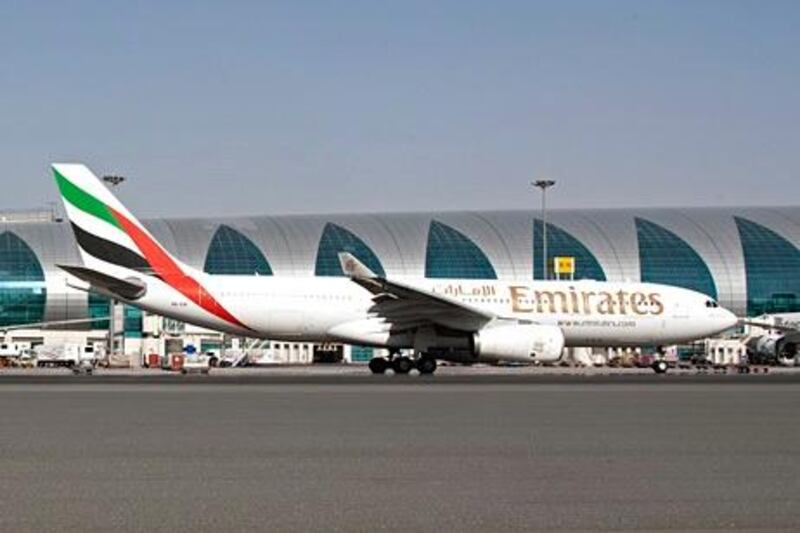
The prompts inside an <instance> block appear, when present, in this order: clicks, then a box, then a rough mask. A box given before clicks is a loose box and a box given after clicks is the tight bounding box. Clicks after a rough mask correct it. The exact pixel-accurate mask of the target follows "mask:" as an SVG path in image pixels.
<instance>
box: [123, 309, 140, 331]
mask: <svg viewBox="0 0 800 533" xmlns="http://www.w3.org/2000/svg"><path fill="white" fill-rule="evenodd" d="M143 315H144V313H143V312H142V310H141V309H139V308H138V307H134V306H132V305H126V306H124V307H123V310H122V330H123V332H124V333H125V338H127V339H141V338H142V326H143V324H142V316H143Z"/></svg>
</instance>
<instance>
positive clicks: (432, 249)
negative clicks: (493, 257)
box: [425, 220, 497, 279]
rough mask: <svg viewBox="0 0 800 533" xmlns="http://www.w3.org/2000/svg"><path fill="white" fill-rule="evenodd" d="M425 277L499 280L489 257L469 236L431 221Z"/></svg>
mask: <svg viewBox="0 0 800 533" xmlns="http://www.w3.org/2000/svg"><path fill="white" fill-rule="evenodd" d="M425 277H427V278H464V279H497V274H496V273H495V271H494V267H492V264H491V263H490V262H489V259H488V258H487V257H486V254H484V253H483V251H481V249H480V248H478V246H477V245H476V244H475V243H474V242H472V241H471V240H470V239H469V238H468V237H467V236H466V235H464V234H463V233H461V232H460V231H457V230H455V229H453V228H451V227H450V226H447V225H445V224H442V223H441V222H437V221H435V220H433V221H431V225H430V228H429V230H428V249H427V252H426V254H425Z"/></svg>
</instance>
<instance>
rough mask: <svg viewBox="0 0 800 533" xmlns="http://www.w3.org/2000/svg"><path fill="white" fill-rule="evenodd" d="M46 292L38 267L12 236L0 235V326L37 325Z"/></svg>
mask: <svg viewBox="0 0 800 533" xmlns="http://www.w3.org/2000/svg"><path fill="white" fill-rule="evenodd" d="M46 301H47V290H46V287H45V281H44V272H43V271H42V265H41V264H40V263H39V260H38V259H37V258H36V254H34V253H33V250H31V249H30V247H29V246H28V245H27V244H25V242H24V241H23V240H22V239H20V238H19V237H18V236H17V235H15V234H14V233H11V232H10V231H6V232H4V233H2V234H0V325H2V326H12V325H18V324H30V323H35V322H41V321H42V320H43V319H44V307H45V302H46Z"/></svg>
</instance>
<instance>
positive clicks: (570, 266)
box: [553, 257, 575, 276]
mask: <svg viewBox="0 0 800 533" xmlns="http://www.w3.org/2000/svg"><path fill="white" fill-rule="evenodd" d="M553 271H554V272H555V273H556V274H557V275H558V274H567V275H570V276H573V275H575V258H574V257H554V258H553Z"/></svg>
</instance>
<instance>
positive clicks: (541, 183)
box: [531, 180, 556, 279]
mask: <svg viewBox="0 0 800 533" xmlns="http://www.w3.org/2000/svg"><path fill="white" fill-rule="evenodd" d="M555 184H556V182H555V180H536V181H532V182H531V185H533V186H534V187H536V188H537V189H541V190H542V279H547V278H548V277H549V276H548V275H547V189H549V188H550V187H552V186H553V185H555Z"/></svg>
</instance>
